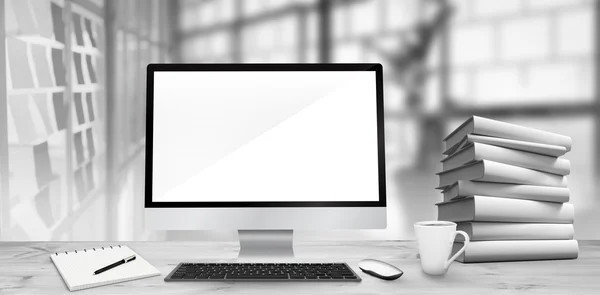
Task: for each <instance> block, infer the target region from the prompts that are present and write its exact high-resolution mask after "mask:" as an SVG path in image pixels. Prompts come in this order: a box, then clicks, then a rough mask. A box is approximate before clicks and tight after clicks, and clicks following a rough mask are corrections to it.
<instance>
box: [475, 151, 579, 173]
mask: <svg viewBox="0 0 600 295" xmlns="http://www.w3.org/2000/svg"><path fill="white" fill-rule="evenodd" d="M473 146H474V151H475V158H474V159H473V160H491V161H495V162H498V163H503V164H508V165H514V166H519V167H523V168H528V169H533V170H538V171H543V172H547V173H552V174H558V175H569V173H571V162H570V161H569V160H567V159H561V158H556V157H548V156H543V155H538V154H534V153H528V152H523V151H517V150H512V149H507V148H503V147H497V146H493V145H487V144H483V143H474V144H473Z"/></svg>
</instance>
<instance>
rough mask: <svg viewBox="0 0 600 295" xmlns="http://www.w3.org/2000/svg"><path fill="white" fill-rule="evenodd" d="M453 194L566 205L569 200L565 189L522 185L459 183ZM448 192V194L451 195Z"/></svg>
mask: <svg viewBox="0 0 600 295" xmlns="http://www.w3.org/2000/svg"><path fill="white" fill-rule="evenodd" d="M456 191H457V193H455V194H456V195H457V196H462V197H468V196H474V195H482V196H491V197H501V198H512V199H525V200H536V201H547V202H557V203H566V202H568V201H569V199H570V191H569V189H568V188H565V187H549V186H536V185H524V184H503V183H486V182H472V181H459V182H458V185H457V186H456ZM452 192H453V191H450V192H449V193H452Z"/></svg>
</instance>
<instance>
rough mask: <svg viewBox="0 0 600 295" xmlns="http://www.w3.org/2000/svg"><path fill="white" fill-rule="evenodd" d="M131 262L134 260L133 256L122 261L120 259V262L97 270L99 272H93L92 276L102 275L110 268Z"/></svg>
mask: <svg viewBox="0 0 600 295" xmlns="http://www.w3.org/2000/svg"><path fill="white" fill-rule="evenodd" d="M133 260H135V255H131V256H129V257H126V258H124V259H121V260H119V261H117V262H115V263H113V264H111V265H108V266H105V267H103V268H101V269H99V270H97V271H95V272H94V275H97V274H100V273H103V272H105V271H107V270H109V269H111V268H115V267H117V266H119V265H121V264H125V263H127V262H130V261H133Z"/></svg>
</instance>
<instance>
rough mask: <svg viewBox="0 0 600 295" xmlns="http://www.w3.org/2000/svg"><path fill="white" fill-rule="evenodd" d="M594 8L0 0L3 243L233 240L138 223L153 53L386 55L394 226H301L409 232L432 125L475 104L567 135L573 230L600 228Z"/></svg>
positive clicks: (437, 147)
mask: <svg viewBox="0 0 600 295" xmlns="http://www.w3.org/2000/svg"><path fill="white" fill-rule="evenodd" d="M599 13H600V3H599V1H593V0H502V1H499V0H449V1H444V0H0V15H1V16H2V20H3V21H2V22H0V23H1V24H0V26H2V27H0V34H4V37H3V38H0V40H1V41H0V42H3V44H1V46H0V52H1V53H2V54H4V55H5V56H6V58H5V59H2V60H1V61H0V77H2V78H1V79H0V196H1V198H0V239H1V240H188V239H204V240H227V239H233V238H235V237H236V235H235V232H228V233H222V232H215V233H212V232H183V231H172V232H152V231H147V230H146V229H145V228H144V222H143V213H144V211H143V198H144V157H145V154H144V147H145V144H146V142H145V124H146V122H145V92H146V89H145V78H146V77H145V67H146V65H147V64H148V63H156V62H161V63H168V62H189V63H353V62H376V63H381V64H383V67H384V85H385V109H386V112H385V116H386V126H385V127H386V149H387V150H386V154H387V155H386V157H387V178H388V228H387V229H385V230H369V231H331V232H299V233H298V235H297V238H298V239H300V240H308V239H411V238H413V237H414V236H413V232H412V224H413V223H414V222H415V221H420V220H430V219H436V214H437V213H436V212H437V211H436V208H435V206H434V204H435V203H436V202H439V201H440V200H441V196H440V194H439V192H438V191H436V190H434V187H435V186H436V183H437V176H435V173H436V172H438V171H439V170H440V167H441V166H440V165H439V160H440V159H441V158H442V156H441V151H442V143H441V139H442V138H443V137H444V136H445V135H446V134H447V133H448V132H449V131H450V130H452V129H453V128H455V127H456V126H457V125H458V124H459V123H460V122H461V121H463V120H465V119H466V118H468V117H469V116H471V115H474V114H475V115H481V116H486V117H491V118H496V119H501V120H506V121H509V122H515V123H519V124H524V125H526V126H531V127H535V128H541V129H544V130H548V131H553V132H558V133H561V134H565V135H569V136H571V137H572V138H573V149H572V151H571V152H570V153H569V154H567V156H566V158H568V159H570V160H571V164H572V170H571V171H572V173H571V175H570V176H569V177H568V178H569V187H570V188H571V193H572V197H571V198H572V203H574V205H575V209H576V226H575V229H576V238H577V239H599V238H600V232H599V231H598V230H597V228H598V224H600V201H599V200H600V198H598V196H597V195H598V189H597V187H598V185H597V182H598V170H599V168H600V157H599V151H600V88H599V87H598V85H600V83H599V82H600V81H599V79H600V78H599V75H598V69H599V67H600V49H599V43H598V40H599V36H600V35H599V34H600V33H599V30H598V28H599V27H600V26H599V18H598V14H599ZM4 77H6V78H4ZM340 111H343V105H341V106H340Z"/></svg>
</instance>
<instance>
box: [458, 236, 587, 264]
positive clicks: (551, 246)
mask: <svg viewBox="0 0 600 295" xmlns="http://www.w3.org/2000/svg"><path fill="white" fill-rule="evenodd" d="M462 246H463V243H454V246H453V247H452V254H454V253H456V252H458V250H459V249H460V248H461V247H462ZM578 255H579V244H578V243H577V241H576V240H535V241H475V242H471V243H469V245H468V246H467V248H466V249H465V252H464V253H463V254H461V255H460V256H459V257H458V258H457V259H456V260H457V261H459V262H464V263H470V262H500V261H524V260H555V259H575V258H577V256H578Z"/></svg>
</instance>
